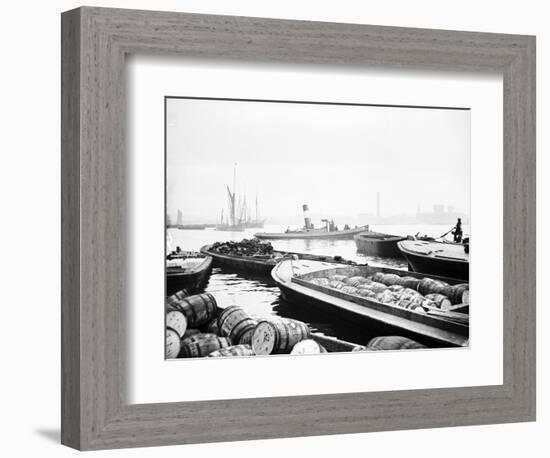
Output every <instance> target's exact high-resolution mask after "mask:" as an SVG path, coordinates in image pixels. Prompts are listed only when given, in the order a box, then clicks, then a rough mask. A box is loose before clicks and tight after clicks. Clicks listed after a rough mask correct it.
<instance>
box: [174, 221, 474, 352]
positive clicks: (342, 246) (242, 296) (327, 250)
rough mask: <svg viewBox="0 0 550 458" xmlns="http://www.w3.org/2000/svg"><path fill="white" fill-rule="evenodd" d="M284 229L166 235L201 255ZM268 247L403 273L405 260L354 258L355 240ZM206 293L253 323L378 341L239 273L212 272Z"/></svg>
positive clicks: (437, 231) (408, 229)
mask: <svg viewBox="0 0 550 458" xmlns="http://www.w3.org/2000/svg"><path fill="white" fill-rule="evenodd" d="M286 228H287V226H276V225H266V226H265V227H264V228H263V229H247V230H245V231H243V232H225V231H216V230H214V229H205V230H180V229H168V235H169V237H170V238H171V245H172V248H175V247H176V246H179V247H180V248H181V249H182V250H184V251H199V249H200V248H201V247H202V246H204V245H207V244H210V243H213V242H217V241H228V240H235V241H240V240H242V239H243V238H252V237H253V236H254V233H256V232H284V230H285V229H286ZM370 229H371V230H373V231H377V232H384V233H388V234H395V235H409V234H417V233H419V234H420V235H425V234H427V235H430V236H432V237H439V236H441V235H442V234H444V233H445V232H447V231H448V230H449V229H450V227H449V226H441V225H424V226H420V225H414V226H396V225H392V226H383V225H379V226H371V228H370ZM464 230H465V233H469V228H467V227H464ZM271 244H272V245H273V247H274V248H275V249H276V250H282V251H294V252H308V253H313V254H319V255H331V256H335V255H340V256H342V257H343V258H345V259H349V260H352V261H356V262H358V263H361V264H364V263H369V264H371V265H377V266H385V267H392V268H394V269H403V270H407V264H406V262H405V261H404V260H394V259H387V258H373V257H371V256H365V255H362V254H358V253H357V251H356V246H355V242H354V240H300V239H294V240H271ZM206 291H207V292H210V293H214V295H215V296H216V300H217V302H218V303H219V305H220V307H221V308H225V307H228V306H229V305H239V306H241V307H243V308H244V309H245V310H246V311H247V312H248V313H249V314H250V315H251V316H253V317H255V318H262V317H267V316H270V315H279V316H283V317H287V318H294V319H297V320H300V321H304V322H306V323H308V324H309V326H310V327H311V328H312V330H314V331H318V332H321V333H323V334H325V335H329V336H334V337H338V338H339V339H342V340H348V341H352V342H356V343H360V344H366V343H368V341H369V340H370V339H371V338H373V337H376V336H375V335H374V334H372V332H370V330H369V329H364V328H362V329H352V328H350V326H348V325H344V324H342V323H337V322H334V321H331V320H329V319H327V318H326V317H325V316H323V315H318V314H315V313H308V312H307V311H304V310H303V309H301V308H300V307H296V306H293V305H292V304H289V303H286V302H285V301H284V300H282V299H281V298H280V294H279V288H278V287H277V285H276V284H275V282H273V281H272V280H271V279H266V278H265V277H261V278H258V277H254V276H252V275H248V274H244V273H241V272H239V273H235V272H233V271H227V270H223V269H221V268H214V269H213V271H212V275H211V276H210V280H209V282H208V286H207V287H206Z"/></svg>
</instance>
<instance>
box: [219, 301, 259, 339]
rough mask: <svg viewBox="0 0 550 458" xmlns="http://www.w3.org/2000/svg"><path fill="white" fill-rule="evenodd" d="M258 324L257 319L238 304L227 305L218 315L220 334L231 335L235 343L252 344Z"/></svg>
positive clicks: (230, 337) (223, 335)
mask: <svg viewBox="0 0 550 458" xmlns="http://www.w3.org/2000/svg"><path fill="white" fill-rule="evenodd" d="M256 324H258V323H257V321H256V320H254V319H253V318H251V317H250V315H249V314H248V313H246V312H245V311H244V309H243V308H242V307H239V306H237V305H231V306H229V307H227V308H226V309H225V310H223V311H222V313H220V316H219V317H218V327H219V330H220V332H219V334H220V336H222V337H229V339H230V340H231V342H233V343H235V344H250V342H251V341H252V334H253V333H254V328H255V327H256Z"/></svg>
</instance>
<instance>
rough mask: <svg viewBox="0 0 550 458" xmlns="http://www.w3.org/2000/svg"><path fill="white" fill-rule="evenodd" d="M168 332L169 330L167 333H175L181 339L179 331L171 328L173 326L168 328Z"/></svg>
mask: <svg viewBox="0 0 550 458" xmlns="http://www.w3.org/2000/svg"><path fill="white" fill-rule="evenodd" d="M166 330H167V331H172V332H175V333H176V335H177V336H178V337H179V338H180V339H181V336H180V333H179V332H178V331H176V330H175V329H174V328H173V327H171V326H166Z"/></svg>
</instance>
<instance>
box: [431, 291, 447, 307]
mask: <svg viewBox="0 0 550 458" xmlns="http://www.w3.org/2000/svg"><path fill="white" fill-rule="evenodd" d="M426 299H429V300H430V301H433V302H434V303H435V306H436V307H437V308H446V307H449V306H450V305H451V301H450V300H449V298H448V297H447V296H444V295H443V294H437V293H435V294H426Z"/></svg>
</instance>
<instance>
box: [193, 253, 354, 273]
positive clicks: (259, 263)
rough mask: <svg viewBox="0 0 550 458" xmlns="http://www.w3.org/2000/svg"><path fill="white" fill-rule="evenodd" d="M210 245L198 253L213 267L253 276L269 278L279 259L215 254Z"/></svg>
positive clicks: (307, 256) (302, 256) (317, 257)
mask: <svg viewBox="0 0 550 458" xmlns="http://www.w3.org/2000/svg"><path fill="white" fill-rule="evenodd" d="M210 247H211V245H206V246H203V247H202V248H201V249H200V251H201V253H203V254H205V255H208V256H211V257H212V259H213V266H214V267H221V268H224V269H228V270H237V271H240V272H247V273H251V274H255V275H260V276H264V277H271V271H272V270H273V268H274V267H275V266H276V265H277V263H278V262H279V261H281V260H282V258H280V259H265V258H264V259H262V258H253V257H245V256H235V255H228V254H222V253H216V252H215V251H211V250H210ZM282 254H284V255H286V256H295V257H296V258H298V259H303V260H311V261H320V262H328V263H343V264H346V262H347V263H348V265H349V264H355V263H352V262H351V261H345V260H342V259H335V258H333V257H332V256H323V255H315V254H309V253H293V252H284V253H282Z"/></svg>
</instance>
